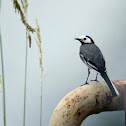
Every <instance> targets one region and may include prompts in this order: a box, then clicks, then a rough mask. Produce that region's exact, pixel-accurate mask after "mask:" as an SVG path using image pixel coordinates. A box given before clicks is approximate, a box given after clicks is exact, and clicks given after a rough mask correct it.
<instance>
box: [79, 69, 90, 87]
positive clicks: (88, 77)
mask: <svg viewBox="0 0 126 126" xmlns="http://www.w3.org/2000/svg"><path fill="white" fill-rule="evenodd" d="M89 75H90V69H89V68H88V76H87V80H86V82H85V84H83V85H86V84H88V78H89ZM83 85H81V86H83Z"/></svg>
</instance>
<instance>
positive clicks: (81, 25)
mask: <svg viewBox="0 0 126 126" xmlns="http://www.w3.org/2000/svg"><path fill="white" fill-rule="evenodd" d="M28 4H29V6H28V22H29V24H30V25H31V26H33V27H34V28H35V27H36V25H35V17H37V18H38V21H39V25H40V30H41V36H42V50H43V67H44V69H47V70H44V75H46V74H47V76H46V77H45V78H44V82H43V126H48V125H49V121H50V118H51V115H52V113H53V111H54V109H55V107H56V106H57V104H58V103H59V101H60V100H61V99H62V98H63V97H64V96H65V95H66V94H68V93H69V92H70V91H72V90H74V89H76V88H77V87H79V86H80V85H82V84H84V83H85V81H86V78H87V74H88V71H87V67H86V65H84V64H83V62H82V61H81V59H80V57H79V47H80V43H79V42H78V41H75V40H74V38H75V37H79V36H81V35H89V36H91V37H92V38H93V40H94V41H95V43H96V45H97V46H98V47H99V48H100V49H101V50H102V52H103V55H104V57H105V60H106V64H107V71H108V75H109V77H110V79H111V80H124V79H126V72H125V70H126V64H125V63H126V58H125V54H126V6H125V5H126V1H125V0H78V1H77V0H63V1H62V0H34V1H33V0H32V1H28ZM1 32H2V41H3V53H4V67H5V68H4V69H5V83H6V107H7V125H8V126H12V125H13V126H22V121H23V93H24V68H25V67H24V65H25V45H26V44H25V43H26V40H25V38H26V37H25V36H26V34H25V27H24V25H23V24H22V22H21V21H20V16H19V14H18V13H15V9H14V7H13V1H11V0H10V1H8V0H3V1H2V6H1ZM95 75H96V72H94V71H93V70H92V71H91V75H90V79H95ZM98 80H99V81H103V79H102V78H101V77H100V76H99V77H98ZM39 108H40V69H39V58H38V47H37V44H36V41H35V35H34V34H33V35H32V45H31V48H29V49H28V74H27V103H26V110H27V111H26V125H27V126H35V125H36V126H38V125H39V114H40V109H39ZM124 119H125V117H124V111H119V112H103V113H100V114H98V115H92V116H89V117H88V118H87V119H86V120H85V121H84V122H83V124H82V126H85V125H87V126H92V125H93V126H101V125H102V126H112V125H114V126H125V125H124V122H125V121H124ZM2 125H3V118H2V98H1V93H0V126H2Z"/></svg>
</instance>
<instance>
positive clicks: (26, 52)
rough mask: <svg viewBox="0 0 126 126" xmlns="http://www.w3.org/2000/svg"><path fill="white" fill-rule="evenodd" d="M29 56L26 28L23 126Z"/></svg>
mask: <svg viewBox="0 0 126 126" xmlns="http://www.w3.org/2000/svg"><path fill="white" fill-rule="evenodd" d="M27 56H28V42H27V30H26V49H25V80H24V110H23V126H25V122H26V121H25V119H26V91H27Z"/></svg>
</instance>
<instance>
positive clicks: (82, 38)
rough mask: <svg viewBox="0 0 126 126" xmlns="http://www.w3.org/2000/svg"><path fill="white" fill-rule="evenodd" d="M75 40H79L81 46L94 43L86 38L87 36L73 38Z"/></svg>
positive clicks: (88, 37) (89, 38)
mask: <svg viewBox="0 0 126 126" xmlns="http://www.w3.org/2000/svg"><path fill="white" fill-rule="evenodd" d="M75 40H79V41H80V42H81V44H86V43H87V44H88V43H89V44H91V43H94V41H93V39H92V38H91V37H90V36H87V35H83V36H80V37H79V38H75Z"/></svg>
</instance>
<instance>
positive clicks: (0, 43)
mask: <svg viewBox="0 0 126 126" xmlns="http://www.w3.org/2000/svg"><path fill="white" fill-rule="evenodd" d="M0 9H1V1H0ZM0 54H1V69H2V82H3V83H2V88H3V89H2V90H3V91H2V97H3V124H4V126H6V96H5V80H4V62H3V48H2V38H1V26H0Z"/></svg>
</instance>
